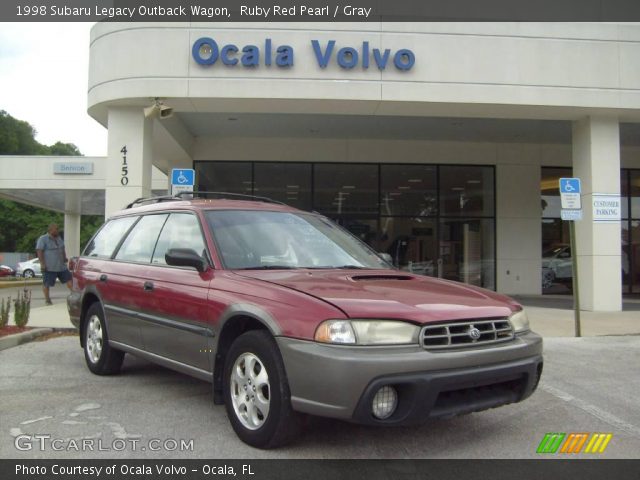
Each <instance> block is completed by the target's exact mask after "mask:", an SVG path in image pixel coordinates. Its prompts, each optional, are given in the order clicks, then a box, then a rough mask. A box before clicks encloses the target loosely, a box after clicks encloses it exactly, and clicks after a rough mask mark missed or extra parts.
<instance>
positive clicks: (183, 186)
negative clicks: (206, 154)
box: [171, 168, 196, 195]
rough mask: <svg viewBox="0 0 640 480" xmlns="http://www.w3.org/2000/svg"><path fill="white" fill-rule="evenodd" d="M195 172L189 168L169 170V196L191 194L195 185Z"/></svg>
mask: <svg viewBox="0 0 640 480" xmlns="http://www.w3.org/2000/svg"><path fill="white" fill-rule="evenodd" d="M195 180H196V171H195V170H192V169H190V168H174V169H172V170H171V195H178V194H179V193H182V192H193V185H194V184H195V183H196V182H195Z"/></svg>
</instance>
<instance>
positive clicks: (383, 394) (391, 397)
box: [371, 385, 398, 420]
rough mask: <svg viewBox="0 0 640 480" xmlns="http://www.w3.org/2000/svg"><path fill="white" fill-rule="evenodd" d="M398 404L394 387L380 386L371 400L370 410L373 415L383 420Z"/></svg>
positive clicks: (391, 413)
mask: <svg viewBox="0 0 640 480" xmlns="http://www.w3.org/2000/svg"><path fill="white" fill-rule="evenodd" d="M397 406H398V393H397V392H396V389H395V388H393V387H391V386H389V385H387V386H384V387H382V388H381V389H380V390H378V392H377V393H376V395H375V397H373V402H371V412H372V413H373V416H374V417H376V418H379V419H380V420H384V419H386V418H389V417H390V416H391V415H393V412H395V411H396V407H397Z"/></svg>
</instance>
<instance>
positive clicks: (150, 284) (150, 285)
mask: <svg viewBox="0 0 640 480" xmlns="http://www.w3.org/2000/svg"><path fill="white" fill-rule="evenodd" d="M142 288H143V289H144V291H145V292H150V291H151V290H153V282H144V285H143V286H142Z"/></svg>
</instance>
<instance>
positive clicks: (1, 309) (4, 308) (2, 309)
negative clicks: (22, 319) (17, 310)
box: [0, 297, 11, 328]
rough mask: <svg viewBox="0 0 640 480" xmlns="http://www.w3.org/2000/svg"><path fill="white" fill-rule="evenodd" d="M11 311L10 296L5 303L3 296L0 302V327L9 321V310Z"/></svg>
mask: <svg viewBox="0 0 640 480" xmlns="http://www.w3.org/2000/svg"><path fill="white" fill-rule="evenodd" d="M10 311H11V297H9V298H7V301H6V303H5V300H4V298H3V299H2V303H0V328H4V327H6V326H7V324H8V323H9V312H10Z"/></svg>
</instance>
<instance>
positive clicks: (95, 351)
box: [83, 303, 124, 375]
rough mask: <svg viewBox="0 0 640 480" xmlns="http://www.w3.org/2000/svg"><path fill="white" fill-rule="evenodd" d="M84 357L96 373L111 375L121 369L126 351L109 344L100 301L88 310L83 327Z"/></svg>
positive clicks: (90, 368) (88, 365)
mask: <svg viewBox="0 0 640 480" xmlns="http://www.w3.org/2000/svg"><path fill="white" fill-rule="evenodd" d="M83 340H84V358H85V360H86V362H87V367H89V370H91V371H92V372H93V373H95V374H96V375H111V374H114V373H118V372H119V371H120V366H121V365H122V360H123V359H124V352H123V351H121V350H116V349H115V348H112V347H110V346H109V337H108V335H107V330H106V328H105V322H104V312H103V311H102V306H101V305H100V304H99V303H94V304H93V305H91V306H90V307H89V310H88V311H87V319H86V321H85V322H84V329H83Z"/></svg>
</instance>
